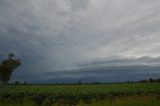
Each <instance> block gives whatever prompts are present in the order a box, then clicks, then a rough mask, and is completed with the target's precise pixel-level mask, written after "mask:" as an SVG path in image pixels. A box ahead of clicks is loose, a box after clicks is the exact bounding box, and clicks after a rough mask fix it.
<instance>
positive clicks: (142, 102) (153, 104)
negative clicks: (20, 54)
mask: <svg viewBox="0 0 160 106" xmlns="http://www.w3.org/2000/svg"><path fill="white" fill-rule="evenodd" d="M40 105H42V106H72V105H75V106H160V83H131V84H99V85H5V86H0V106H40Z"/></svg>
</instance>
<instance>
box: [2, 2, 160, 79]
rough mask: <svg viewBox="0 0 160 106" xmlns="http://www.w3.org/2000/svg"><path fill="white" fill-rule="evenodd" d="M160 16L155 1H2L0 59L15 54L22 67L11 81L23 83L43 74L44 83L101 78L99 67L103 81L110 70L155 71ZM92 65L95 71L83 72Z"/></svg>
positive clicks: (159, 53)
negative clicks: (61, 79) (112, 68)
mask: <svg viewBox="0 0 160 106" xmlns="http://www.w3.org/2000/svg"><path fill="white" fill-rule="evenodd" d="M159 13H160V1H159V0H152V1H151V0H134V1H133V0H132V1H131V0H118V1H117V0H82V1H81V0H25V1H19V0H1V1H0V50H1V51H0V59H1V60H2V59H4V58H5V56H6V54H7V53H9V52H13V53H15V54H16V55H17V57H19V58H21V60H22V63H23V65H22V66H21V68H19V69H18V70H17V71H16V72H15V73H14V76H13V79H15V80H16V79H17V80H18V79H23V80H27V81H28V80H30V79H33V81H34V78H35V77H36V78H37V79H40V78H42V76H43V78H44V80H45V79H48V78H50V79H52V77H53V80H54V79H55V77H56V78H61V77H62V78H70V79H72V78H74V77H78V76H80V77H79V78H82V79H85V78H89V76H90V75H93V74H94V75H95V76H96V75H97V76H99V77H101V76H102V74H101V75H99V74H97V72H98V73H101V72H102V73H103V70H102V71H101V68H103V67H105V69H106V71H105V74H103V75H106V77H103V81H105V80H107V79H105V78H107V76H108V75H110V74H109V73H110V72H109V71H107V70H108V69H109V68H108V67H111V66H115V67H117V66H123V67H124V66H125V67H128V66H135V67H136V66H137V65H138V66H139V65H142V66H144V65H145V66H151V67H153V66H154V67H155V68H156V69H157V66H158V65H159V62H160V58H159V56H160V48H159V47H160V30H159V29H160V14H159ZM93 67H94V68H95V70H96V69H97V68H98V70H96V71H97V72H95V70H94V71H89V72H88V71H87V73H86V72H84V71H83V70H84V69H86V68H87V69H88V68H91V69H92V68H93ZM122 69H123V68H122ZM133 69H134V68H133V67H132V69H128V72H127V73H128V74H127V75H131V74H132V73H133V72H134V70H133ZM148 69H150V68H148ZM159 69H160V68H159ZM57 71H58V73H57ZM75 72H77V73H75ZM138 72H140V73H144V74H145V70H139V71H138ZM47 73H53V76H50V75H48V74H47ZM73 73H74V75H73ZM113 73H115V72H113ZM117 73H118V71H117ZM123 73H124V74H122V75H120V77H119V79H121V78H122V79H123V76H127V75H126V70H125V71H123ZM150 73H152V74H154V71H152V70H151V69H150ZM54 74H56V76H55V75H54ZM144 74H139V77H141V78H144V76H143V75H144ZM158 74H159V73H158ZM159 75H160V74H159ZM63 76H66V77H63ZM147 77H155V76H152V75H150V76H149V75H148V76H147ZM96 78H97V77H96ZM119 79H117V80H119ZM37 81H38V80H37Z"/></svg>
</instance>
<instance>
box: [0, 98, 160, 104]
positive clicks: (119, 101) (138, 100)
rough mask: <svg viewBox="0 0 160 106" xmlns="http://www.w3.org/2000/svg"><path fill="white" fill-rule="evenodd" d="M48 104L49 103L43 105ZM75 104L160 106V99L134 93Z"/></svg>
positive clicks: (28, 102)
mask: <svg viewBox="0 0 160 106" xmlns="http://www.w3.org/2000/svg"><path fill="white" fill-rule="evenodd" d="M0 106H36V104H35V103H34V102H31V101H24V102H23V103H18V102H13V101H8V102H7V101H6V102H1V103H0ZM43 106H47V105H45V104H44V105H43ZM48 106H71V105H70V104H62V103H61V101H59V102H57V103H54V104H50V105H48ZM74 106H160V99H159V98H156V97H150V96H145V95H141V96H139V95H137V96H136V95H134V96H128V97H121V98H116V99H104V100H99V101H96V100H93V101H92V102H91V103H85V102H84V101H81V100H80V101H79V102H78V104H76V105H74Z"/></svg>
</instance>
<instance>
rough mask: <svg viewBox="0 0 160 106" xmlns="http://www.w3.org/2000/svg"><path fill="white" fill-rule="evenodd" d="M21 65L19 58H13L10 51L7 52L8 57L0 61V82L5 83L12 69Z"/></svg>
mask: <svg viewBox="0 0 160 106" xmlns="http://www.w3.org/2000/svg"><path fill="white" fill-rule="evenodd" d="M20 65H21V61H20V60H19V59H15V55H14V54H12V53H9V54H8V59H6V60H3V61H2V62H1V63H0V82H1V83H2V84H7V83H8V81H9V80H10V77H11V75H12V73H13V71H14V70H15V69H16V68H18V67H19V66H20Z"/></svg>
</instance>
